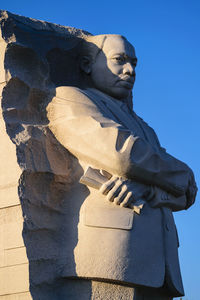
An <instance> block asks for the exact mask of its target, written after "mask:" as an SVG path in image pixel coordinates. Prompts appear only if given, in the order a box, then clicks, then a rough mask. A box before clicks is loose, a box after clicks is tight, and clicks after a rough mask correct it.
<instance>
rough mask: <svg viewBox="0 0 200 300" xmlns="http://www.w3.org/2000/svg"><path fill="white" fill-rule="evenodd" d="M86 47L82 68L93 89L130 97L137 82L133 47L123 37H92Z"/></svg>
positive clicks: (113, 95) (84, 47)
mask: <svg viewBox="0 0 200 300" xmlns="http://www.w3.org/2000/svg"><path fill="white" fill-rule="evenodd" d="M83 45H84V46H83V49H82V59H81V69H82V70H83V71H84V72H85V73H86V74H87V75H89V76H90V78H91V81H92V84H93V86H94V87H95V88H96V89H98V90H100V91H102V92H104V93H106V94H108V95H110V96H112V97H114V98H117V99H124V98H128V97H129V96H130V94H131V91H132V88H133V84H134V81H135V67H136V63H137V58H136V56H135V50H134V47H133V46H132V45H131V44H130V43H129V42H128V41H127V40H126V39H125V38H124V37H123V36H121V35H99V36H90V37H89V38H87V41H86V42H84V44H83Z"/></svg>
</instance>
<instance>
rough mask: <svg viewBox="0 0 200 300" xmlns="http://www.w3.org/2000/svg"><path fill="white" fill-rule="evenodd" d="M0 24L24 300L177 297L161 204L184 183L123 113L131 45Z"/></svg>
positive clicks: (182, 201)
mask: <svg viewBox="0 0 200 300" xmlns="http://www.w3.org/2000/svg"><path fill="white" fill-rule="evenodd" d="M0 25H1V36H2V37H1V43H0V46H1V62H0V63H1V65H4V69H3V70H1V77H2V78H3V79H2V81H1V82H3V83H4V85H5V87H4V89H3V92H2V113H3V118H4V121H5V124H6V132H7V134H8V136H9V137H10V139H11V141H12V142H13V143H14V144H15V145H16V156H17V162H18V165H19V166H20V168H21V170H22V173H21V176H20V180H19V187H18V194H19V198H20V203H21V207H22V212H23V219H24V224H23V239H24V244H25V246H26V251H27V257H28V261H29V280H30V291H31V295H32V297H33V299H34V300H38V299H42V300H49V299H53V300H56V299H58V300H63V299H73V300H74V299H80V294H81V299H82V300H89V299H94V300H98V299H99V300H100V299H104V300H105V299H115V300H117V299H124V300H125V299H126V300H131V299H133V298H134V299H135V300H139V299H151V300H153V299H159V300H161V299H163V300H164V299H166V300H167V299H168V300H169V299H172V297H173V296H181V295H183V293H184V292H183V287H182V281H181V275H180V270H179V262H178V253H177V247H178V244H177V242H178V241H177V232H176V227H175V224H174V220H173V215H172V211H177V210H181V209H185V208H188V207H189V206H190V205H192V204H193V202H194V199H195V194H196V185H195V181H194V177H193V173H192V171H191V170H190V168H189V167H188V166H187V165H185V164H184V163H182V162H180V161H178V160H177V159H175V158H174V157H172V156H170V155H169V154H168V153H167V152H166V151H164V149H163V148H161V146H160V144H159V141H158V138H157V136H156V134H155V132H154V131H153V130H152V128H150V127H149V126H148V125H147V124H146V123H145V122H144V121H143V120H142V119H140V118H139V117H138V116H137V115H136V114H135V112H133V111H132V93H131V91H132V88H133V84H134V81H135V67H136V63H137V59H136V56H135V51H134V48H133V46H132V45H131V44H130V43H129V42H128V41H127V40H126V39H125V38H124V37H122V36H120V35H100V36H92V35H91V34H89V33H87V32H84V31H82V30H78V29H75V28H71V27H64V26H59V25H55V24H52V23H47V22H42V21H37V20H32V19H29V18H25V17H21V16H16V15H13V14H11V13H8V12H5V11H1V14H0ZM88 170H90V171H91V172H90V175H91V174H92V175H91V178H90V177H89V175H88V174H89V173H88ZM95 172H96V173H95ZM83 174H84V176H83ZM94 174H98V176H99V177H98V178H101V179H102V177H103V178H104V181H103V182H102V183H103V185H102V186H101V188H100V192H99V191H98V190H96V189H94V186H95V185H94V182H93V183H92V184H91V181H92V180H93V179H97V177H95V175H94ZM81 178H82V179H81ZM97 183H98V182H97ZM95 184H96V183H95ZM98 184H99V183H98ZM97 186H98V185H97ZM98 187H99V186H98ZM107 193H108V195H107V197H106V195H105V194H107ZM120 195H121V196H120ZM75 279H76V280H75ZM0 295H1V294H0ZM143 297H144V298H143ZM27 299H28V298H27Z"/></svg>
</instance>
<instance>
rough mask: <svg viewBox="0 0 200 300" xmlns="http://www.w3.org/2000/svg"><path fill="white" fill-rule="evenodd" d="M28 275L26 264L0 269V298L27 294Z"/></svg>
mask: <svg viewBox="0 0 200 300" xmlns="http://www.w3.org/2000/svg"><path fill="white" fill-rule="evenodd" d="M28 273H29V270H28V264H23V265H17V266H11V267H5V268H1V269H0V296H3V295H5V296H6V295H9V294H14V293H15V294H16V293H22V292H28V291H29V281H28V278H29V277H28ZM8 299H9V298H8ZM11 299H12V298H11ZM19 299H20V298H19ZM22 299H23V298H22Z"/></svg>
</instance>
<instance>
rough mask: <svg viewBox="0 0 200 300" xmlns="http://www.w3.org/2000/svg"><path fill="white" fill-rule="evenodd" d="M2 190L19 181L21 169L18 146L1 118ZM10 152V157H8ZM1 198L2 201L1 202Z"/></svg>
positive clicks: (0, 177) (0, 169) (0, 166)
mask: <svg viewBox="0 0 200 300" xmlns="http://www.w3.org/2000/svg"><path fill="white" fill-rule="evenodd" d="M0 140H1V144H0V157H1V164H0V190H1V189H2V188H4V187H5V186H7V185H8V184H13V183H17V182H18V180H19V177H20V174H21V170H20V168H19V165H18V163H17V157H16V146H15V145H14V144H13V143H12V142H11V140H10V138H9V136H8V135H7V133H6V128H5V123H4V120H3V119H2V118H1V119H0ZM8 153H9V159H8ZM1 199H2V198H1ZM1 199H0V202H1Z"/></svg>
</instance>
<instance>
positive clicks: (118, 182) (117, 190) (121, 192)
mask: <svg viewBox="0 0 200 300" xmlns="http://www.w3.org/2000/svg"><path fill="white" fill-rule="evenodd" d="M99 191H100V193H102V194H103V195H106V198H107V200H108V201H110V202H114V203H115V204H117V205H120V206H122V207H131V205H132V204H133V203H134V202H135V201H136V200H139V199H143V200H146V201H150V200H151V199H152V197H153V196H154V190H153V189H152V188H151V187H150V186H147V185H144V184H141V183H138V182H135V181H132V180H127V179H123V178H121V177H117V176H112V177H111V179H110V180H108V181H106V182H105V183H104V184H103V185H102V186H101V188H100V190H99Z"/></svg>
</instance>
